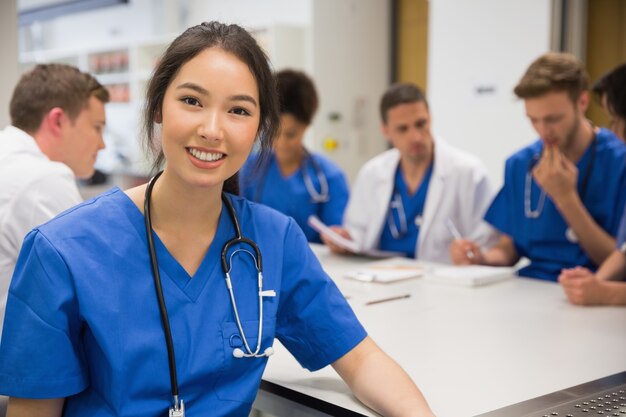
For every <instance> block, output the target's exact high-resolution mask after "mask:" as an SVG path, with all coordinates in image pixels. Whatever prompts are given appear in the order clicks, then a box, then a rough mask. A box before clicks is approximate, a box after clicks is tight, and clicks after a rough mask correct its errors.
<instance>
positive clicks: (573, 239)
mask: <svg viewBox="0 0 626 417" xmlns="http://www.w3.org/2000/svg"><path fill="white" fill-rule="evenodd" d="M565 239H567V240H568V242H570V243H578V236H576V233H574V231H573V230H572V228H571V227H568V228H567V229H565Z"/></svg>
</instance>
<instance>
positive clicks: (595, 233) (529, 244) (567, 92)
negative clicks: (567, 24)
mask: <svg viewBox="0 0 626 417" xmlns="http://www.w3.org/2000/svg"><path fill="white" fill-rule="evenodd" d="M587 84H588V76H587V74H586V71H585V69H584V67H583V64H582V62H580V61H579V60H578V59H577V58H576V57H574V56H573V55H571V54H567V53H555V52H550V53H547V54H545V55H543V56H541V57H539V58H538V59H536V60H535V61H534V62H533V63H532V64H531V65H530V67H529V68H528V69H527V71H526V73H525V74H524V75H523V77H522V79H521V80H520V82H519V83H518V85H517V86H516V87H515V90H514V91H515V94H516V95H517V96H518V97H519V98H521V99H523V100H524V104H525V108H526V114H527V116H528V118H529V119H530V121H531V123H532V125H533V127H534V128H535V130H536V131H537V133H538V134H539V137H540V139H538V140H537V141H535V142H534V143H532V144H530V145H529V146H527V147H525V148H523V149H522V150H520V151H518V152H516V153H515V154H513V156H511V157H510V158H509V159H508V160H507V162H506V167H505V174H504V186H503V187H502V189H501V190H500V192H499V193H498V195H497V196H496V198H495V200H494V201H493V203H492V204H491V207H490V208H489V210H488V211H487V214H486V215H485V219H486V220H487V221H488V222H489V223H491V224H492V225H493V226H495V227H496V228H497V229H498V230H500V231H501V232H502V233H503V236H502V237H501V239H500V242H498V244H497V245H495V246H494V247H492V248H491V249H488V250H485V251H482V250H481V248H480V247H479V246H478V245H477V244H475V243H474V242H471V241H469V240H463V239H459V240H456V241H455V242H453V244H452V245H451V246H450V254H451V257H452V258H453V259H454V261H455V263H458V264H466V263H481V264H488V265H514V264H515V263H517V261H518V260H519V259H520V257H526V258H528V259H529V260H530V264H529V265H528V266H526V267H524V268H521V269H520V270H519V271H518V274H519V275H522V276H527V277H533V278H538V279H543V280H549V281H556V280H557V277H558V276H559V274H560V273H561V270H562V269H564V268H572V267H574V266H577V265H580V266H584V267H586V268H588V269H591V270H595V269H596V268H597V266H598V265H600V264H601V263H602V262H603V261H604V260H605V259H606V258H607V257H608V256H609V255H610V254H611V252H612V251H613V250H614V248H615V236H616V234H617V231H618V227H619V222H620V217H621V214H622V213H623V211H624V202H625V200H626V193H624V189H625V187H626V165H625V157H626V145H624V143H623V142H622V140H620V139H619V138H618V137H617V136H615V134H614V133H613V132H611V131H609V130H607V129H598V128H596V127H594V126H593V125H592V123H591V122H590V121H589V120H587V119H586V118H585V111H586V110H587V106H588V104H589V92H588V91H587ZM467 253H471V254H472V258H469V257H468V256H467Z"/></svg>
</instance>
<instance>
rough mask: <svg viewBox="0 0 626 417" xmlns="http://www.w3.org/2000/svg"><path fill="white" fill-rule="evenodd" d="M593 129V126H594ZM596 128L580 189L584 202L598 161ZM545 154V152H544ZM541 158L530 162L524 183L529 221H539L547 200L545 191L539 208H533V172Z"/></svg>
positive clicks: (537, 157)
mask: <svg viewBox="0 0 626 417" xmlns="http://www.w3.org/2000/svg"><path fill="white" fill-rule="evenodd" d="M592 128H593V125H592ZM596 136H597V135H596V131H595V128H594V130H593V137H592V138H591V142H592V148H591V156H590V158H589V164H588V165H587V169H586V170H585V176H584V177H583V182H582V184H581V187H580V199H581V200H583V201H584V199H585V196H586V195H587V188H588V185H589V179H590V178H591V173H592V171H593V167H594V165H595V161H596V150H597V148H598V141H597V137H596ZM542 152H543V150H542ZM540 158H541V154H538V155H535V156H534V157H533V159H532V160H531V161H530V164H529V165H528V170H527V171H526V178H525V182H524V215H525V216H526V218H528V219H537V218H539V216H541V213H542V212H543V205H544V202H545V199H546V193H545V191H543V190H541V194H540V195H539V201H538V202H537V207H536V208H535V210H533V209H532V208H531V205H532V170H533V168H534V167H535V165H536V164H537V162H539V159H540Z"/></svg>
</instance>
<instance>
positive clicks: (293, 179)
mask: <svg viewBox="0 0 626 417" xmlns="http://www.w3.org/2000/svg"><path fill="white" fill-rule="evenodd" d="M310 157H311V158H313V159H314V160H315V162H316V163H317V166H318V167H319V169H320V170H321V171H322V173H323V174H324V175H325V176H326V181H327V182H328V195H329V200H328V201H327V202H323V203H317V202H315V201H313V199H312V197H311V195H310V194H309V192H308V191H307V188H306V185H305V183H304V175H305V172H306V174H307V175H308V176H309V178H310V179H311V181H312V182H313V185H314V187H315V189H316V190H317V192H320V191H321V185H320V181H319V179H318V173H317V171H316V169H315V167H314V164H313V163H311V162H310V161H307V160H305V162H304V163H303V164H302V166H301V167H300V169H299V170H298V171H296V172H295V173H293V174H292V175H290V176H288V177H283V176H282V174H281V173H280V169H279V168H278V163H277V161H276V158H275V157H274V155H272V156H271V158H270V159H269V161H266V162H265V164H264V166H263V167H261V168H260V169H255V167H256V163H257V159H258V154H254V155H251V156H250V158H249V159H248V161H247V162H246V164H245V165H244V167H243V168H242V170H241V172H240V175H239V179H240V182H239V186H240V189H241V195H243V196H244V197H246V198H247V199H248V200H251V201H255V202H259V203H261V204H264V205H266V206H269V207H272V208H273V209H276V210H278V211H280V212H281V213H283V214H286V215H287V216H290V217H292V218H293V219H294V220H295V221H296V223H298V226H300V228H301V229H302V231H304V234H305V235H306V238H307V240H308V241H309V242H315V243H321V239H320V235H319V233H318V232H316V231H315V230H313V228H311V226H309V224H308V222H307V221H308V218H309V216H311V215H313V214H314V215H316V216H317V217H319V218H320V220H321V221H322V222H324V223H325V224H327V225H329V226H332V225H340V224H342V220H343V212H344V210H345V208H346V205H347V204H348V197H349V191H348V182H347V181H346V177H345V175H344V173H343V172H342V171H341V169H339V167H338V166H337V165H335V164H334V163H333V162H332V161H330V160H329V159H327V158H325V157H323V156H321V155H318V154H315V153H312V154H310ZM259 187H260V191H259Z"/></svg>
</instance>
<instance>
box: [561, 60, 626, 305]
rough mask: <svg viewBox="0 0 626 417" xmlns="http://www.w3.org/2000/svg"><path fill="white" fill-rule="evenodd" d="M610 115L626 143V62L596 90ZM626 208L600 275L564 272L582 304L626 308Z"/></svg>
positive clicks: (566, 287) (564, 282)
mask: <svg viewBox="0 0 626 417" xmlns="http://www.w3.org/2000/svg"><path fill="white" fill-rule="evenodd" d="M592 90H593V92H594V93H595V95H596V96H597V97H598V98H599V100H600V102H601V103H602V106H603V107H604V110H605V112H606V113H607V115H608V116H609V126H610V128H611V130H612V131H613V132H614V133H615V134H616V135H617V136H619V138H620V139H621V140H623V141H626V63H624V64H621V65H619V66H618V67H617V68H614V69H613V70H611V71H609V72H608V73H606V74H604V75H603V76H602V77H600V79H598V80H597V81H596V82H595V84H594V85H593V88H592ZM625 280H626V209H625V210H624V214H623V215H622V221H621V225H620V228H619V232H618V233H617V248H616V249H615V250H614V251H613V252H612V253H611V255H610V256H609V257H608V258H607V259H606V260H605V261H604V262H603V263H602V265H600V267H599V268H598V270H597V271H596V273H593V272H592V271H590V270H589V269H587V268H584V267H575V268H570V269H564V270H563V271H562V272H561V275H559V284H561V287H562V288H563V291H564V292H565V295H566V296H567V299H568V300H569V301H570V302H571V303H573V304H578V305H600V304H608V305H626V281H625Z"/></svg>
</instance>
